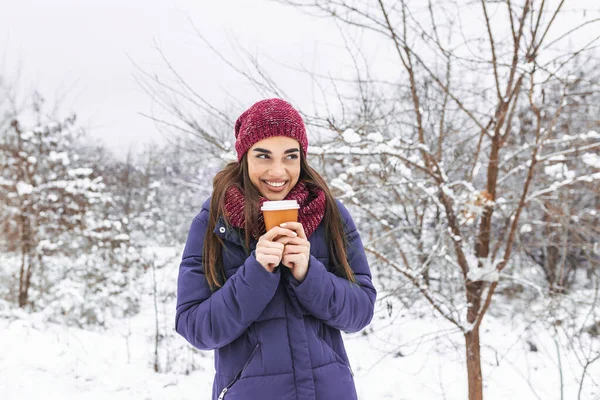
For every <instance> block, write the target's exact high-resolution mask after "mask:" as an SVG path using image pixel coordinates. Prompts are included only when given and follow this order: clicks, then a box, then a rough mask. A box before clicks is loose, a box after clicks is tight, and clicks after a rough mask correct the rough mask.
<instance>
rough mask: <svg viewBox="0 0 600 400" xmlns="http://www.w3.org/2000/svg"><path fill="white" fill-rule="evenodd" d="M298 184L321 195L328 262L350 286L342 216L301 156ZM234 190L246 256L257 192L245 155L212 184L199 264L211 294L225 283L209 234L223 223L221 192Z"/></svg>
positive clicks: (219, 246)
mask: <svg viewBox="0 0 600 400" xmlns="http://www.w3.org/2000/svg"><path fill="white" fill-rule="evenodd" d="M299 181H302V182H305V183H306V184H307V185H314V186H316V187H318V188H320V189H321V190H323V192H324V193H325V197H326V199H327V202H326V203H327V204H326V207H325V215H324V216H323V223H324V225H325V241H326V243H327V249H328V251H329V255H330V260H331V262H332V263H333V267H334V268H333V272H334V273H335V274H336V275H338V276H340V277H343V278H345V279H348V280H349V281H351V282H356V280H355V278H354V273H353V272H352V269H351V268H350V265H349V264H348V260H347V258H346V247H347V245H348V240H347V238H346V234H345V232H344V224H343V221H342V216H341V214H340V211H339V209H338V207H337V205H336V203H335V200H334V198H333V195H332V194H331V191H330V190H329V187H328V186H327V183H326V182H325V180H324V179H323V178H322V177H321V175H319V173H318V172H317V171H315V170H314V169H312V168H311V167H310V166H309V165H308V163H307V162H306V159H305V158H304V154H300V178H299ZM232 185H236V186H238V187H239V188H240V189H241V190H242V192H243V193H244V214H245V225H244V232H245V249H246V252H247V253H249V248H250V238H251V235H252V233H251V228H250V227H251V226H256V223H257V222H258V202H259V196H260V192H259V191H258V189H256V187H255V186H254V184H253V183H252V182H251V181H250V176H249V175H248V160H247V155H244V156H243V158H242V159H241V160H240V162H239V163H238V162H231V163H229V164H227V165H226V166H225V168H223V170H221V171H219V172H218V173H217V175H216V176H215V178H214V180H213V194H212V199H211V202H210V213H209V217H208V227H207V229H206V235H205V237H204V249H203V264H204V273H205V275H206V279H207V280H208V284H209V285H210V288H211V290H213V291H215V290H217V289H218V288H220V287H221V286H223V284H224V283H225V279H226V278H225V269H224V267H223V255H222V252H223V248H224V243H223V240H222V239H221V238H220V237H219V236H218V235H216V234H215V233H214V232H213V231H214V230H215V227H216V226H217V222H218V221H219V217H221V216H222V217H223V218H224V219H225V222H226V223H227V217H226V213H225V192H226V191H227V189H228V188H229V187H230V186H232Z"/></svg>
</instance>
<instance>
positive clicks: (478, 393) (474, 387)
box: [465, 327, 483, 400]
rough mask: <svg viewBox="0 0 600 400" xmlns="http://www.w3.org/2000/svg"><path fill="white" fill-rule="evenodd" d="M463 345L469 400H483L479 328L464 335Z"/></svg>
mask: <svg viewBox="0 0 600 400" xmlns="http://www.w3.org/2000/svg"><path fill="white" fill-rule="evenodd" d="M465 345H466V351H467V374H468V377H469V400H483V380H482V377H481V356H480V353H479V327H477V328H474V329H473V330H472V331H470V332H467V333H466V334H465Z"/></svg>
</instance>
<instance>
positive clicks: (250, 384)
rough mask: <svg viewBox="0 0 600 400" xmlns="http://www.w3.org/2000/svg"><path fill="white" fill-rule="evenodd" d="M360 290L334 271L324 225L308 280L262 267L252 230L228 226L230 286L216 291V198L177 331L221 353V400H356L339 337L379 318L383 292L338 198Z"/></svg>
mask: <svg viewBox="0 0 600 400" xmlns="http://www.w3.org/2000/svg"><path fill="white" fill-rule="evenodd" d="M336 204H337V206H338V208H339V210H340V212H341V215H342V219H343V221H344V224H345V232H346V235H347V238H348V247H347V257H348V262H349V264H350V266H351V268H352V270H353V271H354V274H355V278H356V281H357V283H352V282H350V281H348V280H346V279H343V278H340V277H338V276H336V275H334V274H333V273H331V272H330V270H331V260H330V256H329V254H328V251H327V246H326V241H325V232H324V228H323V224H322V223H321V225H320V226H319V227H318V228H317V229H316V231H315V232H314V233H313V234H312V235H311V237H310V238H309V241H310V243H311V249H310V253H311V256H310V261H309V268H308V273H307V275H306V278H305V280H304V281H303V282H301V283H300V282H298V281H297V280H296V279H294V277H293V276H292V275H291V274H290V272H289V270H288V269H287V268H286V267H284V266H279V267H278V268H276V269H275V271H274V272H273V273H270V272H268V271H267V270H265V268H263V267H262V266H261V265H260V264H259V263H258V261H256V258H255V253H254V249H255V248H256V241H253V242H252V243H251V246H250V255H249V256H248V255H247V254H248V253H246V251H245V250H244V247H243V242H244V232H243V230H241V229H237V228H234V227H231V226H228V225H226V224H225V223H224V222H223V219H222V218H221V219H220V220H219V223H218V224H217V226H216V228H215V230H214V233H215V234H216V235H219V236H220V237H221V238H222V239H223V241H224V243H225V246H224V249H223V264H224V267H225V272H226V276H227V280H226V282H225V284H224V285H223V287H222V288H220V289H218V290H217V291H215V292H214V293H211V290H210V288H209V285H208V283H207V280H206V277H205V275H204V268H203V265H202V250H203V243H204V235H205V233H206V229H207V225H208V216H209V206H210V199H208V200H207V201H206V202H205V203H204V205H203V207H202V210H201V212H200V213H199V214H198V215H197V216H196V217H195V218H194V220H193V221H192V224H191V227H190V231H189V235H188V238H187V242H186V245H185V248H184V251H183V256H182V261H181V265H180V268H179V278H178V288H177V310H176V322H175V325H176V330H177V332H178V333H179V334H181V335H182V336H183V337H184V338H185V339H186V340H187V341H188V342H190V343H191V344H192V345H193V346H195V347H196V348H198V349H201V350H212V349H214V350H215V370H216V374H215V378H214V383H213V392H212V399H213V400H254V399H257V400H259V399H260V400H337V399H340V400H352V399H356V398H357V395H356V388H355V386H354V380H353V373H352V370H351V367H350V362H349V360H348V356H347V355H346V351H345V348H344V344H343V342H342V336H341V333H340V331H344V332H356V331H359V330H361V329H363V328H364V327H365V326H367V325H368V324H369V322H370V321H371V318H372V317H373V306H374V303H375V298H376V290H375V288H374V287H373V284H372V282H371V272H370V269H369V265H368V262H367V259H366V257H365V253H364V249H363V245H362V242H361V239H360V236H359V234H358V232H357V230H356V226H355V224H354V222H353V221H352V218H351V217H350V214H349V213H348V210H347V209H346V208H345V207H344V206H343V205H342V203H341V202H339V201H338V200H336Z"/></svg>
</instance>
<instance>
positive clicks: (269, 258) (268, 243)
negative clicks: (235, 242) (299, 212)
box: [255, 226, 296, 272]
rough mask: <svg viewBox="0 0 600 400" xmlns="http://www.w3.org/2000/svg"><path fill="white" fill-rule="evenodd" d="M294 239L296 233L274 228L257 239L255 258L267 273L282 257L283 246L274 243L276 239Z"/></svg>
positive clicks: (271, 270)
mask: <svg viewBox="0 0 600 400" xmlns="http://www.w3.org/2000/svg"><path fill="white" fill-rule="evenodd" d="M278 237H279V239H282V238H288V239H291V238H295V237H296V233H295V232H294V231H292V230H289V229H284V228H280V227H278V226H275V227H273V228H271V229H270V230H269V231H268V232H267V233H265V234H264V235H262V236H261V237H260V238H259V239H258V243H257V244H256V250H255V257H256V261H258V262H259V263H260V265H262V266H263V267H264V268H265V269H266V270H267V271H269V272H273V270H274V269H275V267H277V266H278V265H279V263H280V262H281V259H282V257H283V250H284V245H283V243H279V242H277V241H275V239H276V238H278Z"/></svg>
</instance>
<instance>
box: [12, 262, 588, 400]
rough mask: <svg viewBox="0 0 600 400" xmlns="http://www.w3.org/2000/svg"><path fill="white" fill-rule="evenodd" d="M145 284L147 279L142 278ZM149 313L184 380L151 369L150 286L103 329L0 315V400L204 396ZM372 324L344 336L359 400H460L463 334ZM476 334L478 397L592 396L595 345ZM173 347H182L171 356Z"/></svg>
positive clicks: (539, 331) (495, 328) (165, 327)
mask: <svg viewBox="0 0 600 400" xmlns="http://www.w3.org/2000/svg"><path fill="white" fill-rule="evenodd" d="M175 259H176V257H175ZM175 264H176V263H175ZM175 264H173V265H171V266H169V267H168V268H164V269H162V270H160V271H158V273H157V275H156V276H157V287H158V288H159V292H160V288H161V287H163V286H164V287H169V286H170V287H172V286H173V285H174V281H173V279H175V277H176V274H177V268H176V265H175ZM147 278H148V280H149V281H148V282H152V274H151V273H150V272H149V273H147ZM151 286H152V285H151V284H148V285H147V287H149V288H150V287H151ZM0 309H1V307H0ZM158 310H159V315H162V316H160V317H159V330H160V331H161V332H162V333H163V334H164V335H166V336H168V337H169V338H170V340H171V342H170V345H169V348H170V349H171V350H170V353H169V351H165V350H164V349H163V350H160V351H159V359H160V360H161V361H160V362H161V365H162V366H163V367H164V366H165V365H167V364H169V362H167V361H165V360H166V359H167V358H170V359H171V361H170V366H171V370H178V368H177V365H184V364H189V363H190V359H191V358H193V359H194V364H195V365H196V367H197V368H198V369H197V370H195V371H193V372H191V373H189V374H187V375H186V374H185V373H182V372H180V373H175V372H169V373H155V372H154V369H153V363H154V359H155V356H154V351H155V348H154V343H155V332H156V318H155V308H154V300H153V297H152V296H151V290H148V293H147V294H146V295H145V296H144V303H143V308H142V312H141V313H140V314H138V315H136V316H134V317H132V318H128V319H123V320H114V321H112V323H111V326H110V327H109V328H107V329H105V330H104V329H103V330H100V329H97V330H94V331H92V330H89V329H88V330H83V329H80V328H77V327H72V326H64V325H60V324H54V323H47V322H44V320H43V319H42V317H41V315H40V314H33V315H30V314H25V313H20V312H19V311H15V310H6V309H5V310H0V311H2V312H0V349H1V352H0V394H1V395H0V398H1V399H3V400H13V399H35V398H50V399H52V398H60V399H82V400H91V399H110V400H120V399H128V400H129V399H144V400H145V399H182V400H184V399H189V400H191V399H209V398H210V392H211V385H212V375H213V364H212V362H213V360H212V354H211V353H210V352H204V353H197V352H192V351H191V350H187V349H186V347H188V345H187V344H186V342H185V341H184V339H182V338H180V337H178V336H176V334H173V332H172V322H173V315H172V312H173V310H174V300H173V299H172V298H171V299H169V300H168V301H166V302H164V303H163V304H159V307H158ZM372 327H373V328H374V332H372V333H369V334H368V335H364V334H363V333H357V334H351V335H345V341H346V346H347V349H348V353H349V356H350V359H351V362H352V366H353V369H354V372H355V380H356V384H357V388H358V391H359V397H360V399H362V400H380V399H393V400H400V399H402V400H413V399H445V400H465V399H467V397H468V396H467V386H466V369H465V365H464V347H463V344H462V336H461V335H460V334H459V333H458V332H457V331H456V329H453V327H452V326H451V325H449V324H447V323H445V322H443V321H442V320H441V319H439V318H437V317H435V316H434V315H433V314H432V313H431V311H428V310H427V309H426V308H425V307H423V309H422V310H414V309H412V310H400V309H399V308H398V310H397V311H396V307H395V308H394V312H393V313H392V314H391V317H390V316H389V315H388V313H387V310H384V307H381V308H378V312H377V314H376V316H375V318H374V321H373V323H372ZM481 334H482V366H483V371H484V385H485V389H484V397H485V399H486V400H500V399H522V400H528V399H531V400H534V399H536V400H537V399H543V400H553V399H557V400H558V399H592V400H595V399H600V390H599V386H598V385H599V384H600V378H599V377H600V361H599V362H596V363H594V364H592V365H591V366H590V367H589V368H588V375H587V376H586V378H585V384H584V389H583V391H582V393H581V396H580V397H578V391H579V381H580V379H581V375H582V370H583V369H582V366H581V363H582V362H583V364H585V360H584V358H585V356H586V354H595V353H593V352H594V351H598V347H599V346H598V339H596V340H595V341H592V342H582V343H587V344H588V345H591V346H592V347H591V348H590V349H591V352H590V353H586V352H585V350H586V349H588V348H587V347H586V348H580V346H579V345H580V344H581V343H577V345H578V346H579V347H576V346H575V344H574V343H571V344H570V345H573V348H571V349H569V347H568V346H569V344H567V343H562V342H559V346H558V348H559V349H560V362H559V358H558V354H559V353H558V352H557V344H556V343H555V341H554V339H553V338H554V337H555V336H553V335H552V334H550V333H549V332H548V330H547V329H544V328H543V327H542V324H536V323H526V322H524V321H523V320H520V319H518V318H514V319H512V320H511V319H509V318H502V319H497V318H493V317H492V316H491V315H488V316H487V317H486V320H485V321H484V324H483V326H482V332H481ZM558 337H559V338H560V335H559V336H558ZM559 341H560V339H559ZM533 346H535V350H537V351H532V350H533ZM178 347H179V348H183V349H184V351H182V352H179V353H178V352H176V351H175V350H173V349H176V348H178ZM559 366H560V367H559ZM179 370H181V369H179ZM561 371H562V378H561ZM561 381H562V383H563V384H562V392H563V393H562V395H561Z"/></svg>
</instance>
